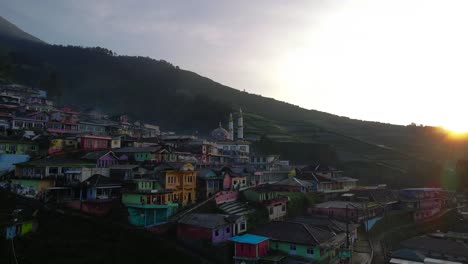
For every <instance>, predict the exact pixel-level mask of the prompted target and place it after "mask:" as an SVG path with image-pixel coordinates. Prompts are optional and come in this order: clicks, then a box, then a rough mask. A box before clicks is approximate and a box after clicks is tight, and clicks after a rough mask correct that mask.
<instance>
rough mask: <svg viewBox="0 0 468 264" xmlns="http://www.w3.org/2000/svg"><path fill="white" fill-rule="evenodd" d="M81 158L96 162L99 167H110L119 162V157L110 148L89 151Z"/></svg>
mask: <svg viewBox="0 0 468 264" xmlns="http://www.w3.org/2000/svg"><path fill="white" fill-rule="evenodd" d="M81 159H82V160H85V161H89V162H92V163H95V164H96V167H98V168H109V167H111V166H114V165H117V164H118V163H119V158H117V156H116V155H115V154H114V152H112V151H109V150H100V151H92V152H88V153H86V154H85V155H84V156H82V157H81Z"/></svg>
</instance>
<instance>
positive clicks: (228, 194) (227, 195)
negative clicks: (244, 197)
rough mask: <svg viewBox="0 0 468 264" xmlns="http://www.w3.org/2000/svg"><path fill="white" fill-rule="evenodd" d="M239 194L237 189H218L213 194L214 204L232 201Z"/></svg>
mask: <svg viewBox="0 0 468 264" xmlns="http://www.w3.org/2000/svg"><path fill="white" fill-rule="evenodd" d="M238 196H239V192H238V191H220V192H217V193H216V194H215V201H216V204H223V203H228V202H234V201H236V200H237V197H238Z"/></svg>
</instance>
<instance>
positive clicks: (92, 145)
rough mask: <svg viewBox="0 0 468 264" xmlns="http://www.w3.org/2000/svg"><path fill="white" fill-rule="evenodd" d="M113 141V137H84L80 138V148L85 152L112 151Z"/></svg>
mask: <svg viewBox="0 0 468 264" xmlns="http://www.w3.org/2000/svg"><path fill="white" fill-rule="evenodd" d="M111 140H112V138H111V137H105V136H94V135H82V136H80V137H79V138H78V142H79V143H80V148H81V149H84V150H100V149H110V143H111Z"/></svg>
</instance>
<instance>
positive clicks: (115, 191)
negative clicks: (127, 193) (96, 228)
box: [66, 175, 122, 216]
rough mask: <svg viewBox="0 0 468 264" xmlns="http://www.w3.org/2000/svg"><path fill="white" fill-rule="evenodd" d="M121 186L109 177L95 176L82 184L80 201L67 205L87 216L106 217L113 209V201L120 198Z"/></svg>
mask: <svg viewBox="0 0 468 264" xmlns="http://www.w3.org/2000/svg"><path fill="white" fill-rule="evenodd" d="M121 187H122V186H121V185H120V184H119V183H116V182H113V181H112V180H110V179H109V177H106V176H103V175H93V176H92V177H90V178H88V179H86V180H85V181H83V182H82V183H81V184H80V187H79V191H78V188H77V191H76V192H79V200H74V201H71V202H68V203H66V206H67V207H70V208H73V209H77V210H80V211H82V212H83V213H86V214H91V215H96V216H105V215H107V214H109V212H110V211H111V209H112V206H113V204H112V203H113V201H115V200H116V199H117V198H118V197H119V196H120V189H121Z"/></svg>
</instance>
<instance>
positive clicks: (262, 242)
mask: <svg viewBox="0 0 468 264" xmlns="http://www.w3.org/2000/svg"><path fill="white" fill-rule="evenodd" d="M229 241H232V242H234V257H233V258H234V263H235V264H243V263H245V264H258V263H260V259H261V258H262V257H265V256H267V254H268V249H269V239H268V237H264V236H258V235H252V234H245V235H242V236H235V237H232V238H231V239H229Z"/></svg>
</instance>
